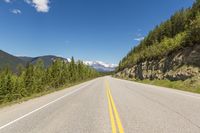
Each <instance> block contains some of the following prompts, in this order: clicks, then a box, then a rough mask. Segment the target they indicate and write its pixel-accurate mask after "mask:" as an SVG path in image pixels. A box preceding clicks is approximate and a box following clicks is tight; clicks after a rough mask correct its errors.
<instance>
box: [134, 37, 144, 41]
mask: <svg viewBox="0 0 200 133" xmlns="http://www.w3.org/2000/svg"><path fill="white" fill-rule="evenodd" d="M134 40H135V41H142V40H144V37H143V36H142V37H137V38H134Z"/></svg>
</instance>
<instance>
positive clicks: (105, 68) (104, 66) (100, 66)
mask: <svg viewBox="0 0 200 133" xmlns="http://www.w3.org/2000/svg"><path fill="white" fill-rule="evenodd" d="M83 63H84V64H86V65H88V66H91V67H92V68H94V69H96V70H97V71H100V72H111V71H114V70H115V68H116V67H117V65H116V64H109V63H105V62H102V61H83Z"/></svg>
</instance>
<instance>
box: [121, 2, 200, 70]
mask: <svg viewBox="0 0 200 133" xmlns="http://www.w3.org/2000/svg"><path fill="white" fill-rule="evenodd" d="M199 44H200V0H196V2H195V3H194V4H193V6H192V7H191V8H188V9H182V10H180V11H178V12H176V13H175V14H174V15H173V16H172V17H171V18H170V19H169V20H167V21H165V22H163V23H161V24H160V25H159V26H156V27H155V29H154V30H152V31H150V32H149V34H148V35H147V36H146V37H145V39H144V40H143V41H141V42H140V44H139V45H138V46H136V47H134V48H133V49H132V50H131V51H130V52H129V53H128V54H127V56H126V57H124V58H123V59H122V60H121V61H120V63H119V67H118V71H121V70H123V69H125V68H127V67H132V66H134V65H135V64H137V63H139V62H143V61H145V60H152V59H158V58H162V57H163V56H166V55H168V54H170V53H172V52H173V51H176V50H178V49H181V48H183V47H186V46H193V45H199Z"/></svg>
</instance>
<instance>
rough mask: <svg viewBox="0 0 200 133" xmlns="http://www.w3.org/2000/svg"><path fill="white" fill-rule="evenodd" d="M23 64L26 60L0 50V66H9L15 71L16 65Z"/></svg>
mask: <svg viewBox="0 0 200 133" xmlns="http://www.w3.org/2000/svg"><path fill="white" fill-rule="evenodd" d="M19 64H21V65H25V64H26V61H24V60H22V59H20V58H18V57H16V56H13V55H11V54H8V53H6V52H4V51H2V50H0V68H4V67H7V66H8V67H9V68H11V69H12V70H14V71H16V69H17V66H18V65H19Z"/></svg>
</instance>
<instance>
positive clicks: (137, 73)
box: [116, 45, 200, 81]
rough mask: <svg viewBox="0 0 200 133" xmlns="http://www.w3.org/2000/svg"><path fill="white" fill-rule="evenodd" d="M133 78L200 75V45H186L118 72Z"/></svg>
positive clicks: (190, 76) (122, 75)
mask: <svg viewBox="0 0 200 133" xmlns="http://www.w3.org/2000/svg"><path fill="white" fill-rule="evenodd" d="M116 76H117V77H122V78H131V79H141V80H143V79H150V80H153V79H168V80H172V81H176V80H183V81H184V80H187V79H189V78H192V77H200V45H196V46H193V47H185V48H183V49H180V50H178V51H175V52H173V53H171V54H169V55H167V56H165V57H164V58H162V59H154V60H146V61H145V62H140V63H138V64H136V65H134V66H133V67H131V68H126V69H124V70H123V71H121V72H119V73H117V74H116Z"/></svg>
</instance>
